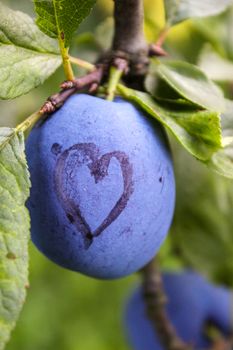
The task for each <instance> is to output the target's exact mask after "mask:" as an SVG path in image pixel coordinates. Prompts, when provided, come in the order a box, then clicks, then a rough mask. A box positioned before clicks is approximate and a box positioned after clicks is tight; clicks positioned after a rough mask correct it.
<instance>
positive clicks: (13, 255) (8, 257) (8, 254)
mask: <svg viewBox="0 0 233 350" xmlns="http://www.w3.org/2000/svg"><path fill="white" fill-rule="evenodd" d="M6 257H7V259H10V260H15V259H16V255H15V254H14V253H12V252H8V253H7V255H6Z"/></svg>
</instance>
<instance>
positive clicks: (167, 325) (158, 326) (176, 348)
mask: <svg viewBox="0 0 233 350" xmlns="http://www.w3.org/2000/svg"><path fill="white" fill-rule="evenodd" d="M141 272H142V278H143V294H144V300H145V303H146V307H147V315H148V317H149V319H150V321H151V322H152V325H153V327H154V329H155V331H156V333H157V334H158V337H159V339H160V342H161V344H162V345H163V346H164V348H165V349H167V350H190V349H191V348H192V347H191V346H190V345H188V344H185V343H184V342H183V341H182V340H181V339H180V338H179V337H178V335H177V333H176V331H175V328H174V327H173V325H172V323H171V321H170V320H169V318H168V315H167V312H166V309H165V306H166V303H167V297H166V294H165V291H164V287H163V282H162V277H161V272H160V269H159V266H158V262H157V261H155V260H152V261H151V262H149V263H148V264H147V265H146V266H145V267H144V268H143V269H142V270H141Z"/></svg>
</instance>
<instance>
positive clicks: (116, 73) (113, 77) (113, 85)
mask: <svg viewBox="0 0 233 350" xmlns="http://www.w3.org/2000/svg"><path fill="white" fill-rule="evenodd" d="M122 74H123V71H122V70H119V69H117V68H116V67H114V66H112V67H111V68H110V72H109V82H108V87H107V97H106V100H108V101H113V99H114V96H115V92H116V89H117V85H118V84H119V81H120V79H121V77H122Z"/></svg>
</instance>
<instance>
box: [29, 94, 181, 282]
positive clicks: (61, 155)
mask: <svg viewBox="0 0 233 350" xmlns="http://www.w3.org/2000/svg"><path fill="white" fill-rule="evenodd" d="M26 156H27V160H28V165H29V170H30V174H31V182H32V188H31V195H30V199H29V201H28V203H27V205H28V208H29V211H30V214H31V237H32V241H33V242H34V244H35V245H36V246H37V247H38V249H39V250H40V251H41V252H43V253H44V254H45V255H46V256H47V257H48V258H49V259H51V260H52V261H54V262H55V263H57V264H59V265H61V266H63V267H65V268H68V269H71V270H74V271H79V272H81V273H83V274H86V275H89V276H92V277H96V278H101V279H112V278H118V277H123V276H126V275H129V274H131V273H133V272H135V271H137V270H138V269H140V268H141V267H143V266H144V265H145V264H146V263H147V262H148V261H150V260H151V259H152V258H153V256H154V255H155V254H156V252H157V251H158V249H159V248H160V246H161V244H162V242H163V240H164V239H165V237H166V235H167V232H168V230H169V227H170V224H171V221H172V216H173V212H174V204H175V180H174V173H173V164H172V160H171V154H170V150H169V147H168V143H167V140H166V137H165V135H164V131H163V129H162V127H161V126H160V125H159V124H158V123H157V122H156V121H154V120H152V119H150V117H148V116H145V115H143V114H142V113H141V112H140V111H139V110H138V109H136V107H135V106H133V105H132V104H130V103H129V102H127V101H124V100H122V99H117V100H115V101H114V102H109V101H106V100H103V99H100V98H97V97H93V96H89V95H85V94H78V95H74V96H72V97H70V98H69V99H68V100H67V101H66V103H65V104H64V106H63V107H61V108H60V109H59V110H58V111H56V112H55V113H54V114H53V115H52V116H51V117H49V118H48V119H47V120H46V121H44V122H43V123H40V124H37V125H36V127H34V129H33V130H32V132H31V133H30V135H29V137H28V139H27V142H26ZM93 236H95V237H93Z"/></svg>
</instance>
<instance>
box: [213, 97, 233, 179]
mask: <svg viewBox="0 0 233 350" xmlns="http://www.w3.org/2000/svg"><path fill="white" fill-rule="evenodd" d="M226 106H227V109H226V112H225V113H224V114H223V115H222V116H221V125H222V135H223V140H222V141H223V145H224V148H223V149H221V150H219V151H218V152H216V153H214V154H213V156H212V158H211V160H210V161H209V162H208V165H209V167H210V168H211V169H212V170H214V171H215V172H217V173H218V174H220V175H222V176H225V177H228V178H230V179H233V101H228V100H227V103H226Z"/></svg>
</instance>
